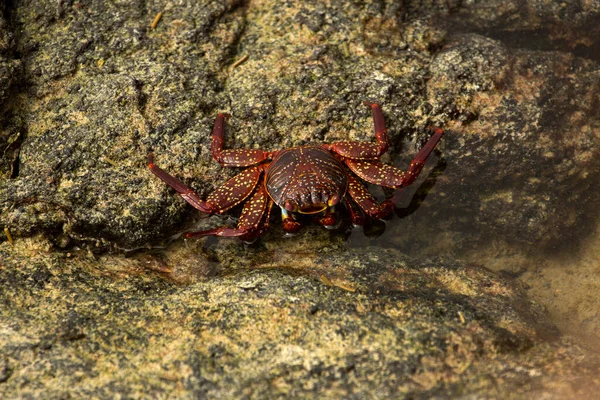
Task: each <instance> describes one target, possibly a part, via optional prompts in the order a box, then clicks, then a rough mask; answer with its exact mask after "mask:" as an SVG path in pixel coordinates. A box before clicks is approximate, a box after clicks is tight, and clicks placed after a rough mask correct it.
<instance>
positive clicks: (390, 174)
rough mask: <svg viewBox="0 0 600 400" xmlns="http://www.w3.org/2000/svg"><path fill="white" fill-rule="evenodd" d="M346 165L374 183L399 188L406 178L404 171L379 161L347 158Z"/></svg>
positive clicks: (362, 177)
mask: <svg viewBox="0 0 600 400" xmlns="http://www.w3.org/2000/svg"><path fill="white" fill-rule="evenodd" d="M346 165H348V167H349V168H350V170H351V171H352V172H354V173H355V174H356V175H358V176H359V177H360V178H361V179H364V180H365V181H367V182H370V183H373V184H375V185H380V186H385V187H389V188H400V187H402V186H404V185H403V183H404V181H405V180H406V172H404V171H402V170H401V169H398V168H396V167H394V166H392V165H387V164H383V163H381V162H379V161H360V160H347V161H346Z"/></svg>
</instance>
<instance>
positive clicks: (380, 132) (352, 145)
mask: <svg viewBox="0 0 600 400" xmlns="http://www.w3.org/2000/svg"><path fill="white" fill-rule="evenodd" d="M364 104H365V105H366V106H369V107H371V114H372V115H373V124H374V126H375V137H376V138H377V144H374V143H364V142H338V143H333V144H330V145H325V147H326V148H327V149H328V150H331V151H333V152H334V153H337V154H339V155H341V156H343V157H346V158H350V159H353V160H373V159H378V158H379V157H381V155H382V154H384V153H385V152H386V151H387V150H388V148H389V147H390V144H389V141H388V136H387V129H386V128H385V121H384V119H383V112H382V111H381V107H379V105H378V104H375V103H369V102H366V101H365V102H364Z"/></svg>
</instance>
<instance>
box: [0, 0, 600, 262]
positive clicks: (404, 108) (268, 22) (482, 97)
mask: <svg viewBox="0 0 600 400" xmlns="http://www.w3.org/2000/svg"><path fill="white" fill-rule="evenodd" d="M496 3H497V4H496V5H497V7H488V5H487V3H486V5H485V6H484V5H479V4H471V5H465V6H460V5H459V4H454V3H447V2H445V3H443V4H442V3H440V5H437V6H433V7H432V6H431V5H421V4H420V3H414V4H413V3H411V2H407V3H405V4H400V5H399V4H397V2H380V3H377V4H371V3H367V2H359V1H357V2H352V3H348V2H331V3H327V4H323V3H322V2H319V1H313V2H311V1H308V2H302V3H301V4H295V3H293V2H284V3H282V2H276V1H266V0H265V1H253V2H251V3H244V2H235V1H234V2H228V3H223V2H220V1H203V2H198V3H194V4H187V5H175V4H173V3H161V2H156V3H150V4H149V3H147V2H145V1H144V2H142V1H129V2H126V3H125V4H119V5H118V6H117V5H114V4H113V3H106V2H101V1H89V2H87V1H86V2H75V3H73V2H59V3H57V2H54V1H41V2H37V1H36V2H22V3H19V4H18V5H17V4H13V5H11V6H10V9H8V8H9V7H5V9H4V13H5V14H6V15H7V16H6V15H5V19H4V20H3V21H4V22H1V21H0V22H1V23H0V31H1V32H3V33H2V38H3V40H1V41H0V45H1V46H0V55H3V57H4V58H5V59H6V61H5V62H4V64H2V62H0V72H1V71H4V72H3V73H2V76H3V77H4V78H2V79H0V82H4V83H2V84H0V94H2V95H1V96H0V99H3V98H4V99H5V98H6V93H8V92H7V91H8V90H9V89H8V88H9V87H13V88H14V96H13V97H11V100H10V101H9V102H8V103H7V104H6V109H5V110H4V112H3V113H2V120H3V124H2V126H3V128H2V131H1V133H0V144H3V147H4V148H6V149H7V151H4V152H3V157H2V164H1V167H2V170H1V172H2V176H3V177H2V181H1V183H0V193H1V196H0V199H2V200H1V201H2V203H0V215H1V217H2V218H1V221H2V222H1V224H2V227H8V228H9V229H10V230H11V232H12V233H13V235H14V236H26V235H30V234H32V233H34V232H45V233H46V234H47V235H48V236H49V237H51V238H53V239H54V240H55V242H56V244H58V245H59V246H65V245H67V244H69V243H71V242H72V241H75V242H76V243H77V242H79V243H80V242H82V241H98V240H100V241H102V242H112V243H117V244H119V245H122V246H128V247H130V246H139V245H145V244H147V243H148V242H150V241H152V240H154V239H155V238H156V237H157V236H161V235H162V236H164V235H165V233H167V236H168V233H169V232H173V231H174V230H176V229H177V227H178V226H180V225H181V223H182V221H183V220H184V219H185V218H186V217H188V216H189V215H190V208H189V207H185V205H184V204H183V203H182V202H181V200H179V199H177V198H175V197H174V196H173V195H172V191H170V190H169V189H168V188H166V186H165V185H163V184H162V183H161V182H158V181H157V180H156V179H155V178H154V177H153V176H151V175H150V174H149V173H148V171H147V170H146V169H145V165H144V164H145V163H144V160H145V154H146V153H147V152H148V151H149V150H150V149H153V150H154V151H155V153H156V157H157V163H159V164H160V165H161V166H163V167H164V168H165V169H167V170H169V171H170V172H172V173H173V174H175V175H176V176H178V177H180V178H182V179H183V180H184V181H186V182H187V183H189V184H190V185H192V186H193V187H194V188H196V189H197V190H198V191H199V192H200V194H202V195H204V194H206V193H208V192H209V191H210V190H213V189H214V188H215V187H216V185H217V184H218V182H221V181H224V180H225V178H228V177H230V176H231V175H232V174H233V173H234V171H232V170H230V169H224V170H222V169H220V168H218V166H216V165H215V164H214V163H213V161H212V160H211V159H210V143H209V141H210V129H211V124H212V119H213V118H214V116H215V114H216V113H217V112H218V111H228V112H230V113H232V115H233V118H232V119H231V127H230V129H229V130H228V132H227V145H229V146H236V147H250V148H265V149H269V150H275V149H280V148H285V147H289V146H293V145H299V144H306V143H314V142H331V141H335V140H343V139H351V140H366V141H372V140H373V137H372V136H373V135H372V132H371V131H372V128H371V125H372V124H371V121H370V118H369V113H368V110H366V109H364V107H363V106H362V105H361V102H362V101H363V100H365V99H367V100H372V101H377V102H380V103H381V104H382V105H383V108H384V111H385V114H386V119H387V123H388V127H389V131H390V135H391V141H392V150H391V152H390V154H391V157H388V158H387V159H386V161H388V162H392V163H393V164H396V165H398V166H401V167H404V166H405V165H406V164H407V163H408V162H409V161H410V157H411V156H412V155H413V154H414V152H415V149H416V147H418V144H419V143H420V142H421V141H422V140H424V139H425V138H426V136H427V135H428V131H427V127H428V126H430V125H438V126H442V127H444V128H445V129H447V131H448V133H447V135H446V137H445V139H444V141H443V142H442V144H441V145H440V150H441V153H440V154H441V155H442V157H443V159H442V160H441V161H439V163H438V170H443V175H442V177H441V178H440V179H438V180H437V182H435V183H436V184H435V185H429V186H433V189H432V190H430V189H429V187H428V186H427V185H426V187H425V188H424V189H422V190H421V194H427V193H429V196H428V202H427V203H426V205H425V207H424V211H425V213H426V215H427V218H426V220H425V221H419V222H418V223H419V224H422V225H429V229H428V230H427V232H428V235H427V236H431V233H432V232H439V231H443V232H444V234H445V235H447V237H448V238H450V239H449V240H452V241H453V242H454V248H455V249H459V250H464V249H465V248H468V247H469V246H471V245H473V244H481V243H485V242H486V241H488V240H490V238H494V239H495V240H502V241H506V242H509V243H515V244H518V245H522V246H525V247H529V248H537V247H539V246H546V247H548V246H555V245H557V244H561V243H565V242H566V241H571V240H575V241H577V240H580V239H581V238H582V237H585V235H586V234H588V233H589V232H591V230H593V228H594V227H593V226H591V224H589V223H586V220H587V219H590V218H591V219H595V220H597V216H598V214H597V213H598V210H597V208H595V207H593V204H595V203H596V202H597V201H598V200H600V199H599V191H598V190H595V189H596V188H597V187H598V184H599V183H600V172H598V171H600V168H599V167H600V165H599V163H600V161H599V160H600V157H598V155H599V152H600V150H599V149H600V146H599V145H598V144H599V143H598V142H599V140H600V139H599V134H598V131H599V130H600V120H599V117H598V114H597V113H596V109H597V108H598V107H597V105H598V98H597V90H598V87H600V72H599V68H598V59H600V56H599V55H598V54H595V53H594V52H593V49H594V48H595V47H594V46H597V43H596V41H595V39H594V38H596V37H597V35H596V36H594V35H592V34H591V33H593V32H597V30H598V27H597V26H593V27H590V26H589V25H590V21H591V20H592V17H593V16H594V15H595V16H598V10H597V9H594V8H591V9H581V10H580V9H573V8H572V7H571V8H570V7H565V8H564V10H563V11H562V12H563V13H565V15H566V16H568V18H566V17H565V19H564V20H563V19H560V23H559V22H558V21H556V17H555V16H554V14H553V13H550V12H548V10H546V9H545V8H544V7H543V6H541V5H540V4H541V3H538V2H529V3H525V4H521V2H519V3H518V4H517V3H515V2H510V1H498V2H496ZM117 8H118V10H117ZM540 10H543V12H542V11H540ZM158 11H162V12H163V15H164V16H163V18H162V19H161V20H160V22H159V23H158V25H157V26H156V27H155V29H152V28H151V27H150V21H152V19H153V18H154V15H155V14H156V13H157V12H158ZM533 15H536V17H533ZM544 23H547V25H544ZM569 24H571V25H569ZM7 26H9V27H10V28H12V29H10V28H7ZM542 26H545V27H546V28H544V29H545V30H544V31H540V32H542V33H543V34H547V35H548V36H549V37H548V39H547V41H546V42H544V43H543V45H542V44H540V46H539V47H540V48H541V50H544V51H535V50H532V49H531V47H534V44H535V43H525V44H527V45H529V47H524V44H523V43H521V42H518V41H517V42H515V40H514V36H515V35H516V32H524V31H525V32H530V33H531V34H532V35H533V34H534V33H535V32H537V31H536V29H542ZM559 28H560V29H559ZM588 28H589V29H588ZM486 29H487V31H486ZM586 29H588V31H587V33H585V35H583V33H582V35H583V36H580V35H579V33H580V32H583V31H585V30H586ZM9 32H18V33H19V34H18V35H17V36H16V37H13V36H14V34H9ZM590 32H591V33H590ZM511 34H512V36H511ZM575 38H578V39H575ZM569 40H573V42H572V43H571V42H569ZM569 43H570V44H571V47H568V46H567V44H569ZM586 46H587V47H586ZM569 49H571V51H567V50H569ZM585 49H587V52H586V51H584V50H585ZM2 52H3V53H2ZM599 53H600V52H599ZM11 57H12V58H14V59H13V60H11V59H10V58H11ZM243 57H247V59H246V61H245V62H243V63H241V64H237V63H236V61H237V60H240V59H242V58H243ZM1 65H5V67H1ZM6 65H12V66H13V67H10V68H9V67H6ZM15 65H20V66H21V67H20V68H18V69H17V68H16V67H14V66H15ZM2 68H4V69H2ZM11 83H12V86H11ZM17 151H18V153H17ZM15 154H18V157H17V156H16V155H15ZM432 165H433V163H432ZM435 175H436V173H434V176H435ZM9 178H12V179H9ZM417 186H418V185H415V188H417ZM425 208H426V209H425ZM474 210H476V211H477V212H473V211H474ZM411 223H412V222H410V221H408V222H407V224H411ZM400 229H402V230H403V231H405V232H406V231H407V229H405V227H402V228H400ZM397 236H402V233H401V232H399V231H398V230H395V231H394V230H392V234H391V235H390V237H397ZM431 244H432V243H431V241H427V240H425V241H424V245H423V246H422V247H427V246H429V245H431ZM394 245H395V246H397V245H398V241H396V243H394Z"/></svg>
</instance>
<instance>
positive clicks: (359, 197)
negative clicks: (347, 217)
mask: <svg viewBox="0 0 600 400" xmlns="http://www.w3.org/2000/svg"><path fill="white" fill-rule="evenodd" d="M348 194H349V195H350V197H351V198H352V200H354V201H355V202H356V204H358V206H359V207H360V208H361V209H363V210H364V211H365V213H367V215H369V216H370V217H374V218H385V217H387V216H389V215H390V214H391V213H392V212H393V211H394V208H395V207H394V204H393V203H392V202H391V201H390V200H385V201H384V202H382V203H381V204H379V203H377V200H375V199H374V198H373V196H372V195H371V193H369V191H368V190H367V188H366V187H365V186H364V185H363V184H362V183H361V182H359V181H358V179H356V178H355V177H353V176H352V175H348ZM346 207H348V205H346ZM352 213H353V211H352V210H351V211H350V214H351V217H352V218H353V221H352V222H353V223H354V222H355V221H354V216H352ZM357 225H360V224H357Z"/></svg>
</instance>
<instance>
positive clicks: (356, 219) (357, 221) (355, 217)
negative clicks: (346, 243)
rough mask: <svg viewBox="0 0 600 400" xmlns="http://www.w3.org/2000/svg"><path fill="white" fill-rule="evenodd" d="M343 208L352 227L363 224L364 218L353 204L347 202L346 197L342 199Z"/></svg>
mask: <svg viewBox="0 0 600 400" xmlns="http://www.w3.org/2000/svg"><path fill="white" fill-rule="evenodd" d="M344 206H346V210H348V213H349V214H350V219H351V220H352V224H353V225H354V226H363V225H364V224H365V217H364V216H363V215H362V213H361V212H360V210H359V209H358V208H356V205H355V203H354V202H353V201H351V200H349V199H348V197H344Z"/></svg>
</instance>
